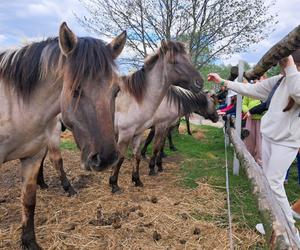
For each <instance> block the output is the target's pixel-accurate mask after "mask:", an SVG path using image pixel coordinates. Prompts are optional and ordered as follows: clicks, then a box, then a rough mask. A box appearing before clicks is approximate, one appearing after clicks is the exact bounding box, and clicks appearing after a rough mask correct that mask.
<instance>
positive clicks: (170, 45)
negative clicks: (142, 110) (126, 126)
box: [122, 41, 186, 103]
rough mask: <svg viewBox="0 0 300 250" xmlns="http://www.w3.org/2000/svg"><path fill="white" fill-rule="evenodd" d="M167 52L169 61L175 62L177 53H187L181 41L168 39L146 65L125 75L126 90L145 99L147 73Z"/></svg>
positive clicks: (149, 58)
mask: <svg viewBox="0 0 300 250" xmlns="http://www.w3.org/2000/svg"><path fill="white" fill-rule="evenodd" d="M167 52H170V53H169V58H168V59H169V61H171V62H173V61H174V58H175V54H176V53H186V50H185V46H184V44H183V43H181V42H176V41H166V44H165V45H164V46H161V47H160V48H159V49H158V50H157V52H156V53H155V54H153V55H151V56H148V57H147V58H146V59H145V61H144V66H143V67H142V68H141V69H139V70H137V71H136V72H134V73H132V74H131V75H129V76H123V77H122V79H123V82H124V83H125V84H124V85H125V90H126V91H127V92H129V93H130V94H131V95H132V96H133V97H134V98H135V99H136V101H137V102H139V103H140V102H141V101H142V100H143V96H144V93H145V92H146V88H147V85H146V73H147V72H148V71H149V70H151V69H152V68H153V67H154V65H155V64H156V62H157V61H158V59H159V58H162V57H164V56H165V55H166V54H167Z"/></svg>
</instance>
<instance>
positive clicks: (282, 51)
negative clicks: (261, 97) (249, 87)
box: [245, 25, 300, 80]
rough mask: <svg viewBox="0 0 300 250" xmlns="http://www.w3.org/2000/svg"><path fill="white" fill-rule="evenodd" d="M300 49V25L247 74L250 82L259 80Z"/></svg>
mask: <svg viewBox="0 0 300 250" xmlns="http://www.w3.org/2000/svg"><path fill="white" fill-rule="evenodd" d="M299 48H300V25H299V26H297V27H296V28H295V29H294V30H292V31H291V32H290V33H289V34H287V35H286V36H285V37H284V38H283V39H282V40H280V41H279V42H278V43H276V44H275V45H274V46H273V47H272V48H271V49H269V51H268V52H267V53H266V54H264V55H263V57H262V58H261V59H260V60H259V62H258V63H257V64H256V65H255V67H254V68H253V69H252V70H250V71H247V72H246V73H245V77H246V78H247V79H248V80H251V79H259V78H260V77H261V76H262V75H263V74H264V73H265V72H267V71H268V70H269V69H270V68H271V67H272V66H275V65H276V64H277V63H278V62H279V61H280V59H282V58H284V57H287V56H289V55H291V54H292V53H293V52H294V51H295V50H297V49H299Z"/></svg>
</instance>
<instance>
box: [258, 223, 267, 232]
mask: <svg viewBox="0 0 300 250" xmlns="http://www.w3.org/2000/svg"><path fill="white" fill-rule="evenodd" d="M255 228H256V230H257V231H258V232H259V233H260V234H262V235H265V234H266V232H265V229H264V225H263V224H262V223H259V224H257V225H256V226H255Z"/></svg>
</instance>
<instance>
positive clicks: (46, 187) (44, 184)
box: [38, 182, 49, 189]
mask: <svg viewBox="0 0 300 250" xmlns="http://www.w3.org/2000/svg"><path fill="white" fill-rule="evenodd" d="M38 185H39V186H40V189H48V188H49V186H48V185H47V184H46V183H45V182H44V183H39V184H38Z"/></svg>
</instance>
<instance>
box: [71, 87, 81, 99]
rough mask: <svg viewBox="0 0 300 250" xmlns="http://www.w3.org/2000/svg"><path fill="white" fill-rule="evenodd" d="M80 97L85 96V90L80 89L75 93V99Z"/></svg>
mask: <svg viewBox="0 0 300 250" xmlns="http://www.w3.org/2000/svg"><path fill="white" fill-rule="evenodd" d="M79 96H83V90H82V89H80V88H78V89H76V90H75V91H74V94H73V97H75V98H76V97H79Z"/></svg>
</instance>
